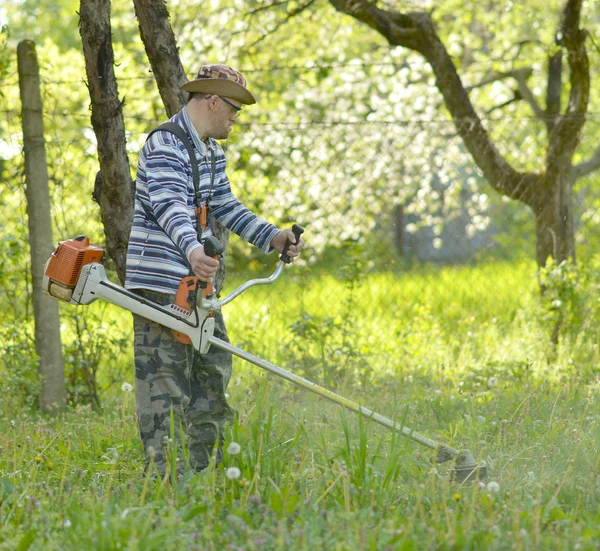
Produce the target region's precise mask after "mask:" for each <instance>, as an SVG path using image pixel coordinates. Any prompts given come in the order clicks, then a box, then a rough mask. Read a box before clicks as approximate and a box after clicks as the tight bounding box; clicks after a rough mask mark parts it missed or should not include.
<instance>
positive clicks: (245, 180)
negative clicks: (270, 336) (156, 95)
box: [0, 95, 600, 364]
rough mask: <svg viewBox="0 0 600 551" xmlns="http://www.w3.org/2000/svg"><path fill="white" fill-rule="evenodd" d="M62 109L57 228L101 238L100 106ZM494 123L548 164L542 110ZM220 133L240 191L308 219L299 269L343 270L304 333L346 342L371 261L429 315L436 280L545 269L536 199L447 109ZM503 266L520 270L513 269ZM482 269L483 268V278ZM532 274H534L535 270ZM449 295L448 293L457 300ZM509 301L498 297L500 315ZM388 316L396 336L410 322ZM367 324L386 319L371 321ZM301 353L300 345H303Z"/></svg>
mask: <svg viewBox="0 0 600 551" xmlns="http://www.w3.org/2000/svg"><path fill="white" fill-rule="evenodd" d="M13 97H14V95H13ZM53 105H55V107H56V105H58V103H56V104H53ZM3 107H5V108H4V109H3V117H2V123H1V124H2V125H3V127H4V129H5V132H3V135H2V136H1V138H0V147H1V148H0V163H1V164H2V167H0V168H2V169H3V171H4V172H3V178H2V180H3V182H2V185H3V188H4V189H3V191H2V196H3V203H4V206H5V207H8V206H11V205H12V208H13V209H14V212H16V213H18V212H21V216H22V213H23V201H24V199H23V197H24V194H23V190H22V188H21V187H20V186H22V183H23V177H22V169H23V166H22V162H21V161H20V160H19V159H20V158H21V157H22V147H23V145H22V137H21V136H20V134H19V124H20V121H19V114H18V111H17V110H16V109H15V108H14V105H10V106H9V105H4V106H3ZM53 109H54V107H53V108H50V110H49V111H48V112H47V113H46V119H47V120H48V121H49V124H48V125H47V127H48V128H51V129H52V130H51V131H50V132H48V134H47V137H46V144H47V152H48V158H49V172H50V177H51V185H52V189H53V208H54V218H55V223H56V227H57V228H58V234H57V236H56V237H57V238H58V239H63V238H67V237H71V236H73V235H78V234H80V233H85V232H86V231H87V233H92V234H94V232H95V234H96V236H98V237H99V238H100V239H101V235H102V234H101V228H100V222H99V212H98V210H97V206H96V205H95V204H94V203H93V202H92V200H91V192H92V189H93V181H94V175H95V172H96V170H97V161H96V158H95V157H96V151H95V138H94V135H93V132H92V130H91V128H90V127H89V113H86V112H85V110H81V111H73V112H68V113H66V112H65V110H64V109H61V108H57V107H56V109H55V110H53ZM146 116H147V115H144V114H140V115H139V116H136V114H135V113H132V114H129V115H128V118H127V119H126V127H127V128H128V135H127V141H128V145H129V154H130V163H131V164H132V166H135V163H136V161H137V154H138V152H139V149H140V147H141V145H142V144H143V141H144V139H145V136H146V135H147V132H148V131H149V130H150V129H151V128H153V127H154V126H155V125H157V124H158V123H160V122H161V121H160V120H151V119H146V118H145V117H146ZM61 118H63V119H67V118H74V119H75V120H77V121H79V122H80V125H79V128H78V130H76V131H73V130H72V129H70V130H69V131H68V132H67V131H64V133H63V132H62V131H61V128H64V127H65V125H64V120H63V122H61ZM85 119H87V122H86V120H85ZM128 121H129V123H130V124H128ZM134 122H135V124H133V123H134ZM483 122H484V125H485V127H486V129H487V131H488V133H489V135H490V137H491V139H492V140H493V142H494V144H495V145H496V147H497V149H498V150H499V152H500V153H501V154H502V155H503V156H504V157H505V158H506V159H507V160H508V161H509V162H510V163H511V164H512V166H513V167H514V168H515V169H516V170H519V171H523V172H526V171H531V172H540V171H542V170H543V166H544V156H545V148H546V142H547V137H546V133H545V126H544V124H543V123H542V122H541V121H539V120H537V119H535V118H533V117H527V116H519V115H517V114H515V115H513V116H506V117H499V116H498V117H492V116H489V117H487V118H484V119H483ZM465 124H468V122H465ZM598 135H600V117H598V116H596V115H594V114H591V115H589V117H588V120H587V123H586V126H585V128H584V131H583V134H582V136H581V144H580V146H579V148H578V153H577V158H576V162H584V161H585V160H587V159H589V158H591V157H592V156H593V155H594V152H595V150H596V147H597V139H596V138H597V136H598ZM223 145H224V146H225V147H226V150H227V158H228V167H229V177H230V180H231V182H232V186H233V189H234V192H235V193H236V195H238V197H239V198H240V200H242V202H244V203H245V204H246V205H247V206H248V207H250V208H251V209H252V210H254V211H255V212H257V213H258V214H259V215H261V216H262V217H263V218H265V219H267V220H270V221H272V222H274V223H277V224H281V225H286V224H289V223H290V222H292V221H295V222H298V223H300V224H302V225H304V226H305V228H306V234H305V238H306V241H307V244H308V246H307V251H306V254H305V255H304V258H303V264H304V267H301V268H300V272H301V273H304V274H306V275H309V276H310V275H314V276H318V278H317V279H319V278H320V280H327V281H331V282H333V283H330V284H329V285H328V286H326V287H325V288H324V289H320V290H318V291H315V293H314V294H311V292H310V291H309V290H306V289H304V290H303V292H302V297H301V306H298V305H297V304H296V306H297V307H298V311H295V312H290V323H289V324H288V329H289V330H291V331H293V332H295V334H296V336H297V335H305V336H306V335H310V334H311V332H313V333H318V334H320V335H321V337H322V339H321V342H322V343H323V342H324V343H325V344H327V343H328V342H331V346H330V347H331V350H330V352H331V353H335V351H336V350H338V351H339V350H342V349H343V346H342V344H340V342H338V341H336V340H335V339H334V338H333V337H331V339H330V341H328V340H327V338H328V337H327V335H328V334H329V333H328V331H331V327H332V325H331V324H333V325H335V324H336V323H337V324H341V326H344V327H351V326H354V327H358V326H360V324H361V323H362V322H361V321H360V320H361V319H363V320H364V317H365V307H364V305H369V304H371V306H373V305H372V303H371V302H370V300H371V296H372V293H373V291H374V289H373V286H369V285H368V284H367V285H362V284H361V281H363V280H364V281H368V277H373V274H379V275H381V274H388V275H389V274H391V275H389V277H387V276H386V277H387V279H385V278H384V279H377V278H374V279H372V281H378V283H377V285H379V286H380V287H381V286H386V285H387V286H389V288H388V289H387V291H386V290H385V289H383V291H382V290H381V289H379V292H383V293H384V294H385V293H386V292H389V294H390V297H393V296H395V295H394V289H393V287H394V286H402V287H403V289H404V290H405V291H406V292H405V294H404V295H403V296H404V299H403V301H404V302H403V304H398V303H396V302H394V299H392V298H390V301H391V302H390V304H389V308H391V309H398V311H399V312H400V311H403V312H405V314H406V315H408V316H409V317H410V316H414V317H418V316H419V312H420V310H419V308H421V306H420V305H422V301H423V300H424V297H423V295H424V294H425V300H431V301H433V302H435V300H436V296H435V295H436V293H437V292H438V291H439V293H440V296H441V294H443V293H448V289H450V290H451V289H452V288H453V287H454V288H456V293H457V295H456V297H455V299H456V300H458V301H459V302H460V301H462V302H463V304H465V303H468V302H469V301H471V300H473V297H483V296H488V297H489V296H493V295H494V292H495V287H496V286H497V285H498V278H496V277H491V275H493V274H494V270H495V268H494V266H501V268H498V270H502V274H503V276H502V277H505V278H508V279H510V280H511V281H508V282H507V285H508V286H511V285H514V286H515V288H517V287H518V286H519V285H521V283H520V282H521V281H522V278H521V279H519V277H521V276H522V274H518V273H516V272H517V271H518V270H521V271H523V270H527V271H528V273H529V272H531V273H532V272H534V271H535V228H534V219H533V214H532V212H531V210H530V209H529V208H528V207H526V206H525V205H523V204H520V203H518V202H516V201H513V200H509V199H507V198H506V197H502V196H501V195H500V194H499V193H498V192H496V191H495V190H494V189H493V187H492V186H491V185H490V184H489V183H488V182H487V181H486V180H485V178H484V177H483V175H482V173H481V171H480V170H479V169H478V167H477V166H476V165H475V164H474V162H473V160H472V158H471V156H470V154H469V153H468V151H467V150H466V148H465V146H464V144H463V142H462V140H461V138H460V137H459V135H458V131H457V126H456V124H455V123H454V122H453V121H451V120H447V119H445V118H443V117H442V116H441V115H440V116H439V119H432V118H426V117H413V118H410V119H406V120H394V119H390V118H389V116H382V117H381V118H378V116H377V113H375V114H373V115H372V116H370V117H368V118H367V119H366V120H365V119H363V120H357V119H344V118H343V117H339V116H338V117H336V118H333V119H332V120H320V121H315V120H312V121H311V120H309V119H308V118H307V119H306V120H298V119H296V118H294V117H289V118H288V119H278V118H275V117H274V118H273V119H272V120H265V118H264V117H260V116H259V117H257V118H256V120H250V119H244V118H242V119H241V120H240V124H239V126H238V127H237V129H236V131H235V132H234V133H233V135H232V137H231V139H230V140H229V142H228V143H226V144H223ZM2 158H3V159H4V160H2ZM19 174H21V176H19ZM597 181H598V174H597V173H596V174H594V173H592V174H591V175H589V176H587V177H585V178H582V179H581V180H580V181H578V182H576V185H575V192H574V196H573V200H574V212H575V220H576V240H577V246H578V249H580V250H581V251H583V252H584V254H585V255H589V254H595V253H597V252H598V237H599V232H598V227H599V226H598V222H599V220H598V214H597V212H598V209H597V205H598V200H599V199H600V197H599V194H598V189H599V188H598V186H595V185H594V183H595V182H597ZM10 197H12V199H10ZM19 197H20V199H19ZM15 198H16V199H15ZM15 201H16V203H15ZM15 205H17V208H16V209H15ZM77 205H79V206H78V207H77ZM81 205H83V207H82V206H81ZM8 233H10V224H5V226H4V229H3V240H5V241H6V240H8V237H7V235H8ZM229 256H230V259H229V260H228V262H229V263H230V267H229V274H230V276H231V277H232V278H233V280H234V281H237V279H236V278H239V277H242V274H247V273H249V271H251V270H252V269H253V267H254V266H255V265H256V264H257V263H258V264H261V262H263V260H261V256H260V255H259V254H257V252H256V251H252V250H251V249H250V248H248V247H246V246H245V245H244V244H243V243H241V241H239V240H235V239H233V240H232V241H231V249H230V255H229ZM506 265H510V266H514V269H509V270H507V269H506V268H505V266H506ZM478 268H480V271H479V272H477V273H479V274H480V278H479V279H477V280H473V279H472V274H473V273H474V271H476V270H477V269H478ZM367 274H370V275H369V276H368V277H367ZM328 278H329V279H328ZM469 278H471V279H469ZM511 278H512V279H511ZM466 280H468V281H470V282H471V283H470V284H469V285H470V286H469V287H468V288H467V290H465V286H464V285H462V286H459V285H458V283H459V281H461V282H463V283H464V281H466ZM532 281H533V283H534V287H535V283H536V281H535V280H532ZM336 282H337V283H336ZM410 289H413V291H412V292H411V291H410ZM467 291H469V292H467ZM278 292H279V291H278ZM411 293H412V294H411ZM461 293H462V295H461ZM278 296H279V295H278ZM409 296H412V297H413V299H412V302H411V300H410V299H408V298H407V297H409ZM449 296H450V295H446V298H445V299H444V300H446V301H449V300H450V299H449V298H448V297H449ZM416 297H419V298H418V300H417V298H416ZM359 304H361V305H363V307H360V308H359V307H358V305H359ZM450 307H451V304H448V308H450ZM501 307H503V306H499V308H501ZM411 308H412V309H413V310H411ZM367 309H368V307H367ZM372 310H373V311H372V312H370V313H369V316H371V317H372V318H373V319H374V320H375V321H376V318H377V316H378V315H379V314H378V313H377V312H378V310H377V308H376V307H373V309H372ZM234 311H235V313H236V315H239V316H240V317H241V318H243V319H244V320H246V322H247V324H248V325H246V326H244V327H246V329H248V328H250V327H251V328H252V329H253V330H255V329H256V328H257V327H259V326H261V324H263V322H264V330H265V331H267V330H268V329H267V327H268V321H265V320H264V317H265V315H266V314H265V311H264V310H263V306H261V305H259V304H257V303H256V302H253V301H252V300H248V301H240V302H239V303H238V304H236V306H235V310H234ZM318 312H320V313H318ZM500 313H501V312H498V311H497V310H495V309H493V308H492V309H491V310H490V311H489V318H490V322H491V320H492V319H495V318H496V316H498V315H499V314H500ZM303 316H304V317H303ZM267 317H268V315H267ZM336 318H337V321H335V320H336ZM327 320H330V321H329V322H328V321H327ZM342 322H343V323H342ZM387 329H389V330H390V331H391V332H392V334H393V333H394V331H395V332H396V333H395V334H396V336H397V335H398V334H400V333H402V332H403V331H404V329H403V328H393V327H388V328H387ZM366 331H367V333H368V332H369V331H371V332H375V331H377V329H376V328H375V326H373V327H371V328H370V329H367V330H366ZM242 335H243V330H242V329H240V330H239V331H238V335H237V336H238V339H241V340H243V337H242ZM346 337H347V338H348V339H354V340H355V342H358V341H359V340H361V339H362V337H359V336H358V335H356V334H354V335H352V334H351V331H350V332H349V331H347V332H346ZM323 339H325V340H323ZM342 340H343V338H342ZM334 341H335V344H334ZM365 343H366V344H364V346H363V348H362V355H361V358H363V359H364V358H367V359H368V358H370V360H368V361H370V362H375V363H379V364H381V363H383V364H385V362H386V361H388V360H387V359H386V352H385V350H386V345H385V344H384V343H379V344H378V345H376V346H375V345H373V344H368V342H367V341H365ZM327 346H329V345H327ZM297 352H298V354H297V355H298V356H300V357H301V356H302V354H301V351H300V350H298V351H297ZM442 359H443V358H442Z"/></svg>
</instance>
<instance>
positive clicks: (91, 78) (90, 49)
mask: <svg viewBox="0 0 600 551" xmlns="http://www.w3.org/2000/svg"><path fill="white" fill-rule="evenodd" d="M79 15H80V34H81V39H82V42H83V53H84V56H85V69H86V74H87V79H88V88H89V91H90V99H91V102H92V126H93V128H94V133H95V134H96V139H97V142H98V161H99V163H100V173H99V174H98V175H97V177H96V183H95V187H94V199H96V201H98V204H99V205H100V214H101V217H102V224H103V226H104V233H105V236H106V248H107V250H108V254H109V255H110V257H111V258H112V259H113V260H114V262H115V264H116V268H117V273H118V275H119V279H120V280H121V282H124V281H125V261H126V257H127V244H128V242H129V232H130V229H131V223H132V220H133V197H134V184H133V182H132V180H131V173H130V171H129V160H128V159H127V151H126V149H125V124H124V122H123V103H122V102H121V101H120V100H119V92H118V89H117V80H116V78H115V73H114V70H113V65H114V53H113V48H112V40H111V26H110V0H81V4H80V11H79Z"/></svg>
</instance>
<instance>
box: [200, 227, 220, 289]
mask: <svg viewBox="0 0 600 551" xmlns="http://www.w3.org/2000/svg"><path fill="white" fill-rule="evenodd" d="M202 246H203V247H204V254H205V255H206V256H212V257H213V258H216V257H217V256H219V255H222V254H223V252H224V251H225V247H224V246H223V243H221V242H220V241H219V240H218V239H217V238H216V237H215V236H214V235H211V236H209V237H207V238H206V239H203V240H202ZM207 286H208V283H206V281H200V280H198V287H200V288H201V289H206V287H207Z"/></svg>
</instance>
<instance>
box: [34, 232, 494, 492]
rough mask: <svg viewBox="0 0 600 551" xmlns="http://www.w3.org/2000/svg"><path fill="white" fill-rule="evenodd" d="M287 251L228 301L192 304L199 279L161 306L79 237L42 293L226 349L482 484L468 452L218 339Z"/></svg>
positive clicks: (61, 253)
mask: <svg viewBox="0 0 600 551" xmlns="http://www.w3.org/2000/svg"><path fill="white" fill-rule="evenodd" d="M292 231H293V232H294V235H295V236H296V241H297V240H298V238H299V237H300V235H301V234H302V233H303V232H304V230H303V229H302V228H301V227H300V226H298V225H295V226H293V228H292ZM288 247H289V242H288V243H287V244H286V248H285V249H284V252H283V254H282V256H281V260H280V262H279V264H278V266H277V269H276V270H275V272H274V273H273V274H272V275H271V276H270V277H268V278H264V279H253V280H250V281H247V282H246V283H244V284H243V285H241V286H240V287H238V288H237V289H235V290H234V291H233V292H232V293H230V294H229V295H227V296H226V297H225V298H222V299H219V298H218V297H217V296H216V294H215V293H214V292H213V291H212V287H211V286H208V288H206V289H205V290H204V292H203V294H202V297H201V298H200V297H198V299H197V300H195V301H192V300H190V297H191V296H192V295H193V294H194V295H195V290H196V287H195V284H196V283H197V280H196V279H195V278H184V280H182V285H180V293H178V300H177V301H176V304H171V305H168V306H161V305H159V304H156V303H154V302H152V301H150V300H147V299H145V298H143V297H140V296H138V295H137V294H135V293H133V292H131V291H128V290H126V289H124V288H123V287H120V286H118V285H115V284H114V283H112V282H110V281H109V279H108V277H107V275H106V271H105V269H104V265H103V261H104V251H103V250H102V249H101V248H100V247H96V246H94V245H91V244H90V242H89V239H88V238H87V237H85V236H80V237H76V238H75V239H69V240H67V241H62V242H60V243H59V245H58V247H57V249H56V250H55V251H54V253H53V254H52V256H51V257H50V259H49V260H48V262H47V264H46V269H45V273H44V280H43V288H44V291H45V292H46V293H47V294H49V295H50V296H52V297H54V298H56V299H58V300H61V301H63V302H67V303H69V304H90V303H92V302H94V301H95V300H98V299H102V300H105V301H107V302H110V303H112V304H115V305H116V306H119V307H121V308H124V309H126V310H129V311H130V312H133V313H134V314H137V315H139V316H142V317H145V318H147V319H150V320H153V321H155V322H157V323H159V324H161V325H164V326H165V327H168V328H170V329H171V330H173V331H174V332H175V333H176V335H178V338H183V339H185V340H186V342H189V343H191V345H192V346H193V347H194V348H195V349H196V350H198V351H199V352H200V353H201V354H205V353H206V352H207V351H208V349H209V347H210V346H216V347H218V348H221V349H223V350H227V351H228V352H230V353H231V354H234V355H236V356H238V357H240V358H242V359H243V360H246V361H248V362H250V363H252V364H254V365H257V366H258V367H261V368H262V369H265V370H267V371H268V372H270V373H272V374H274V375H277V376H278V377H281V378H283V379H286V380H287V381H290V382H291V383H294V384H296V385H298V386H300V387H302V388H304V389H306V390H310V391H311V392H314V393H315V394H318V395H319V396H321V397H322V398H326V399H327V400H329V401H331V402H334V403H336V404H338V405H340V406H343V407H345V408H347V409H349V410H351V411H354V412H355V413H359V414H360V415H363V416H364V417H366V418H368V419H372V420H373V421H375V422H376V423H379V424H380V425H383V426H384V427H387V428H389V429H391V430H394V431H397V432H399V433H400V434H402V435H404V436H406V437H408V438H410V439H412V440H414V441H415V442H417V443H418V444H421V445H423V446H426V447H428V448H430V449H432V450H434V451H435V452H436V457H435V462H436V463H444V462H446V461H451V460H454V461H455V465H454V469H453V470H452V478H453V480H455V481H456V482H459V483H462V482H465V481H467V480H482V479H484V478H485V477H486V475H487V467H486V464H485V462H482V463H479V464H478V463H477V462H476V461H475V460H474V458H473V455H472V454H471V452H470V451H469V450H460V451H459V450H457V449H455V448H452V447H451V446H448V445H446V444H442V443H440V442H436V441H435V440H432V439H430V438H427V437H426V436H423V435H422V434H419V433H418V432H415V431H414V430H412V429H409V428H408V427H406V426H404V425H401V424H399V423H396V422H394V421H392V420H390V419H387V418H386V417H384V416H383V415H380V414H379V413H376V412H374V411H371V410H370V409H367V408H366V407H363V406H360V405H359V404H357V403H355V402H352V401H351V400H348V399H347V398H344V397H343V396H340V395H339V394H336V393H334V392H332V391H331V390H328V389H326V388H323V387H321V386H319V385H317V384H315V383H312V382H310V381H308V380H307V379H304V378H302V377H299V376H298V375H294V374H293V373H290V372H289V371H286V370H285V369H283V368H281V367H279V366H277V365H274V364H272V363H270V362H268V361H266V360H263V359H261V358H258V357H257V356H254V355H253V354H250V353H249V352H246V351H244V350H242V349H240V348H238V347H236V346H233V345H231V344H229V343H227V342H225V341H223V340H221V339H219V338H217V337H215V336H214V334H213V333H214V326H215V321H214V313H215V312H216V311H218V310H220V309H221V308H222V307H223V306H225V305H226V304H229V303H230V302H231V301H232V300H233V299H235V298H236V297H238V296H239V295H240V294H241V293H243V292H244V291H246V290H247V289H249V288H250V287H254V286H256V285H265V284H269V283H273V282H274V281H275V280H276V279H277V278H278V277H279V276H280V275H281V273H282V272H283V268H284V266H285V265H286V264H288V263H289V262H290V260H289V258H288V256H287V254H286V251H287V248H288ZM204 250H205V253H206V254H207V255H209V256H214V257H216V256H218V255H220V254H222V252H223V246H222V245H221V243H219V241H218V240H216V239H215V238H214V237H209V238H208V239H207V240H205V242H204ZM201 286H202V285H200V287H201Z"/></svg>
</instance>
